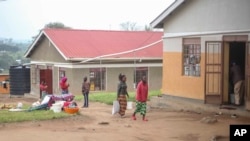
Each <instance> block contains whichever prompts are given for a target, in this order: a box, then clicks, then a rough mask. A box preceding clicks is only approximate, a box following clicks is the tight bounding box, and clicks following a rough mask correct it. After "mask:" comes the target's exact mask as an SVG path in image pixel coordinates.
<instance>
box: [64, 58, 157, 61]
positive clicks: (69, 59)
mask: <svg viewBox="0 0 250 141" xmlns="http://www.w3.org/2000/svg"><path fill="white" fill-rule="evenodd" d="M88 59H92V58H67V60H68V61H84V60H88ZM136 59H143V60H162V57H136V58H130V57H123V58H97V59H95V60H98V61H99V60H103V61H105V60H136Z"/></svg>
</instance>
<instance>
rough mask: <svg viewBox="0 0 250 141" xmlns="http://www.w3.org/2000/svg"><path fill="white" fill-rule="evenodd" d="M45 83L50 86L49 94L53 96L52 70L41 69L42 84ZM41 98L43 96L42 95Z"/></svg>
mask: <svg viewBox="0 0 250 141" xmlns="http://www.w3.org/2000/svg"><path fill="white" fill-rule="evenodd" d="M41 81H45V82H46V83H47V85H48V89H47V93H48V94H53V93H52V92H53V91H52V90H53V85H52V70H51V69H41V70H40V83H41ZM40 96H41V95H40Z"/></svg>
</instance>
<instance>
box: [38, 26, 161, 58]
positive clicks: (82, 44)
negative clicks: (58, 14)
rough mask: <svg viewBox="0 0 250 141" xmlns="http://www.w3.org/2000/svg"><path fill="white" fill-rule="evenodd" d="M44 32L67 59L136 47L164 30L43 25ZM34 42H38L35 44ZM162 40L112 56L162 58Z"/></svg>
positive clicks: (157, 36) (105, 53)
mask: <svg viewBox="0 0 250 141" xmlns="http://www.w3.org/2000/svg"><path fill="white" fill-rule="evenodd" d="M43 33H44V34H45V35H46V36H47V38H49V40H50V41H51V42H52V43H53V44H54V45H55V47H56V48H57V50H58V51H59V52H60V53H62V54H63V56H64V57H65V59H73V58H82V59H84V58H95V57H98V56H103V55H107V54H113V53H119V52H124V51H128V50H134V49H137V48H140V47H143V46H146V45H148V44H151V43H153V42H156V41H159V40H161V38H162V36H163V32H153V31H105V30H74V29H44V31H43ZM34 46H35V45H34ZM162 47H163V45H162V42H160V43H158V44H155V45H153V46H152V47H149V48H145V49H142V50H139V51H136V52H134V53H126V54H120V55H116V56H114V57H109V58H133V57H134V56H136V57H140V58H161V57H162V52H163V49H162Z"/></svg>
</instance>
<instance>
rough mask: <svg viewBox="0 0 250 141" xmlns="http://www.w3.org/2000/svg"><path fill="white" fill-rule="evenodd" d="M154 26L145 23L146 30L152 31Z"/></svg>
mask: <svg viewBox="0 0 250 141" xmlns="http://www.w3.org/2000/svg"><path fill="white" fill-rule="evenodd" d="M152 30H153V29H152V27H151V26H150V25H145V31H152Z"/></svg>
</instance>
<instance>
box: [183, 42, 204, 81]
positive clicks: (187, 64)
mask: <svg viewBox="0 0 250 141" xmlns="http://www.w3.org/2000/svg"><path fill="white" fill-rule="evenodd" d="M200 61H201V44H200V38H184V39H183V75H185V76H196V77H198V76H200Z"/></svg>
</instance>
